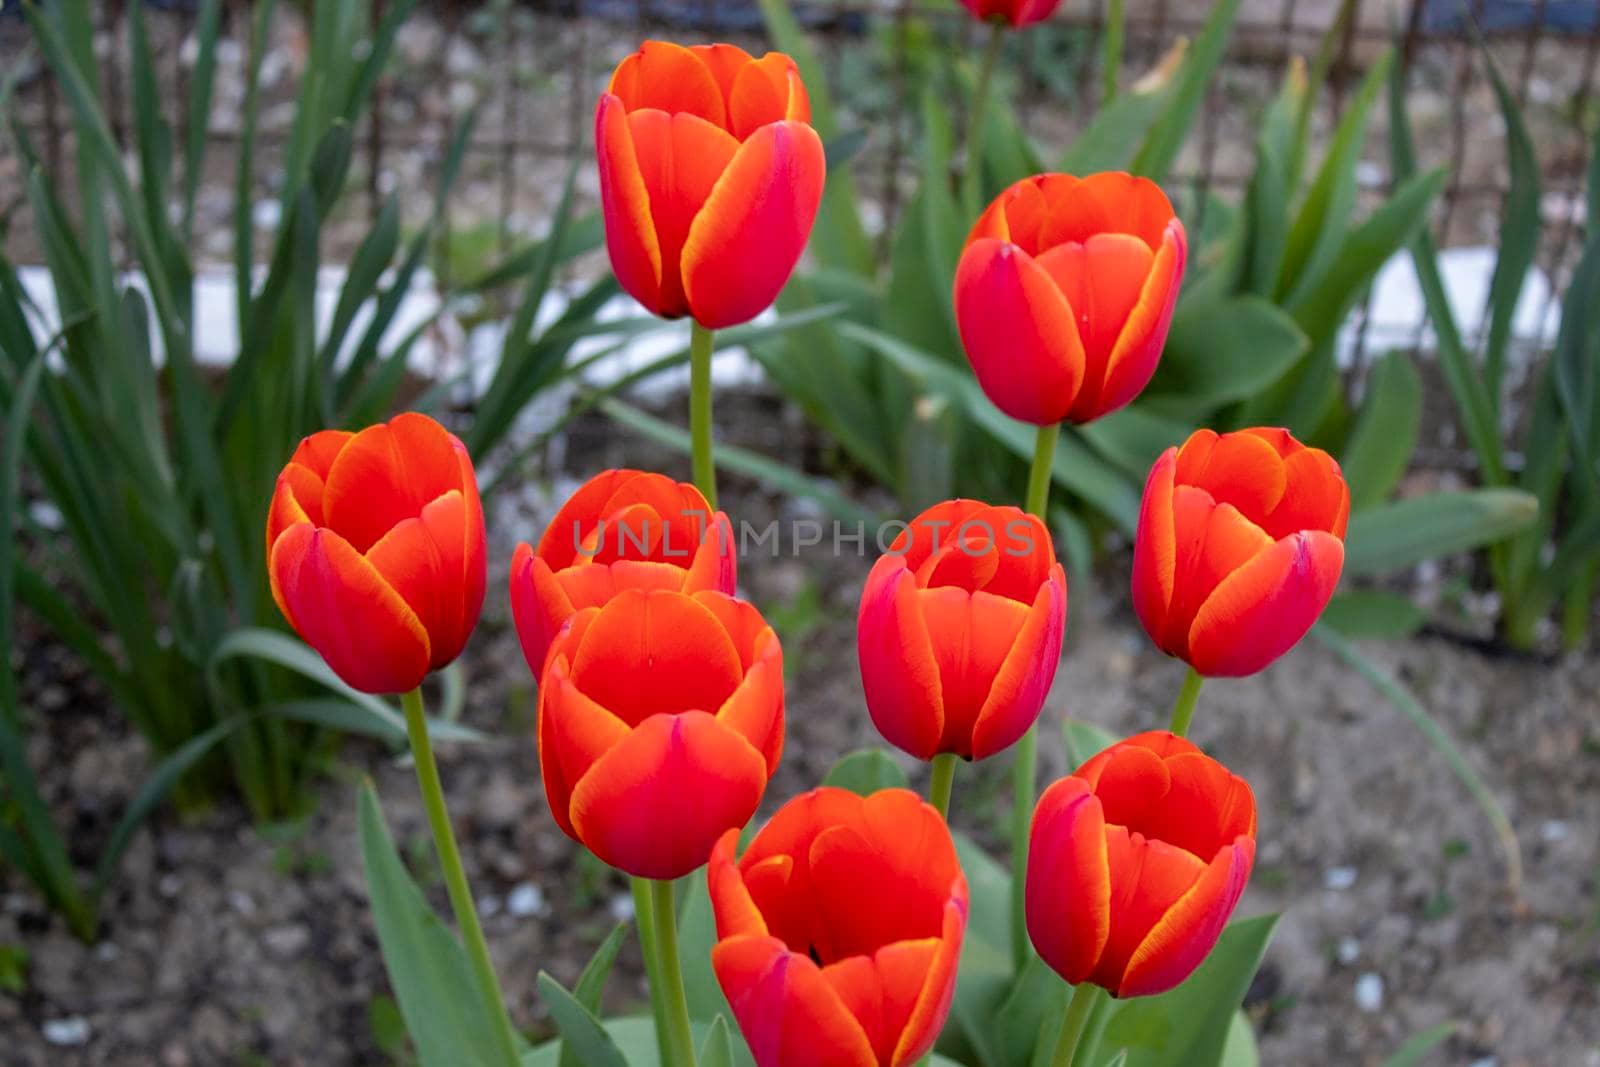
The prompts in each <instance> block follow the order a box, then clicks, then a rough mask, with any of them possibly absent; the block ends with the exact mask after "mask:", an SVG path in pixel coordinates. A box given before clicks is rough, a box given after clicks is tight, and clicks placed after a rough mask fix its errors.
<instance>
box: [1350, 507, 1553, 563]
mask: <svg viewBox="0 0 1600 1067" xmlns="http://www.w3.org/2000/svg"><path fill="white" fill-rule="evenodd" d="M1538 514H1539V502H1538V500H1536V499H1535V498H1534V497H1533V496H1531V495H1529V494H1528V493H1524V492H1522V491H1521V490H1520V489H1469V490H1463V491H1458V492H1439V493H1429V494H1428V495H1427V496H1419V497H1411V498H1410V499H1407V500H1400V501H1396V502H1394V503H1392V504H1383V505H1380V506H1378V507H1372V508H1368V509H1367V510H1365V511H1361V512H1357V513H1356V514H1354V515H1352V516H1351V517H1350V529H1349V532H1348V534H1347V536H1346V538H1345V559H1344V569H1345V573H1346V574H1349V575H1360V574H1384V573H1388V572H1392V571H1396V570H1400V569H1402V568H1404V567H1410V566H1414V565H1416V564H1418V563H1421V562H1422V561H1423V560H1426V559H1438V558H1440V557H1442V556H1448V555H1450V554H1452V553H1455V552H1466V551H1469V550H1470V549H1474V548H1480V547H1482V546H1483V545H1492V544H1495V543H1496V542H1498V541H1503V540H1505V539H1506V538H1507V537H1510V536H1512V535H1513V534H1515V533H1517V532H1519V531H1521V530H1524V529H1526V528H1527V527H1528V526H1529V525H1530V524H1531V523H1532V522H1533V521H1534V520H1535V519H1536V518H1537V517H1538Z"/></svg>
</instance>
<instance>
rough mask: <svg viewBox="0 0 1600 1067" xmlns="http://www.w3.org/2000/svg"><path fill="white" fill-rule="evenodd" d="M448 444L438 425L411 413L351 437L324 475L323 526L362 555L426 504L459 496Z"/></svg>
mask: <svg viewBox="0 0 1600 1067" xmlns="http://www.w3.org/2000/svg"><path fill="white" fill-rule="evenodd" d="M453 440H454V439H453V438H452V437H451V436H450V433H449V431H447V430H446V429H445V428H444V427H443V426H440V425H439V424H438V423H437V422H434V421H433V420H432V419H430V418H428V417H427V416H426V415H417V414H414V413H410V412H407V413H405V414H401V415H396V416H395V417H394V418H393V419H391V420H390V421H389V422H387V423H379V424H377V425H376V426H369V427H367V428H366V429H364V430H362V431H361V432H360V433H358V434H356V435H355V437H354V438H352V439H351V440H350V441H349V442H348V443H347V444H346V445H345V447H344V448H343V450H341V451H340V453H339V455H338V457H337V458H336V459H335V460H334V461H333V466H332V467H331V468H330V469H329V471H328V477H327V487H326V489H325V490H324V493H323V515H324V518H325V520H326V525H327V526H328V527H329V528H330V529H333V530H336V531H337V532H338V533H339V535H340V536H341V537H342V538H344V539H345V540H346V541H348V542H349V543H350V547H352V548H353V549H355V550H356V551H357V552H361V553H365V552H366V551H367V549H369V548H371V547H372V546H373V545H375V544H377V543H378V539H379V538H381V537H383V535H384V534H386V533H388V532H389V530H390V528H391V527H393V526H395V525H396V524H397V523H399V522H402V521H403V520H405V519H411V518H415V517H416V516H418V515H419V514H421V512H422V509H423V507H424V506H425V505H427V504H428V503H429V502H430V501H432V500H436V499H438V498H439V497H441V496H443V495H444V494H445V493H448V492H449V491H450V490H452V489H455V490H457V491H460V490H462V489H463V485H462V474H461V465H460V463H459V462H458V461H457V459H456V452H455V448H454V446H453V445H452V441H453Z"/></svg>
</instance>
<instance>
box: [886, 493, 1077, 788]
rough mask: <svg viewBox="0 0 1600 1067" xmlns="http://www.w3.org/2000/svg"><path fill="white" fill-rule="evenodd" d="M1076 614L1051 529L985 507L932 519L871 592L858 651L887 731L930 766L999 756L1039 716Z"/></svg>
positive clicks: (900, 549) (890, 559)
mask: <svg viewBox="0 0 1600 1067" xmlns="http://www.w3.org/2000/svg"><path fill="white" fill-rule="evenodd" d="M1066 617H1067V578H1066V574H1065V573H1064V572H1063V571H1062V569H1061V564H1059V563H1057V562H1056V553H1055V546H1054V545H1053V544H1052V543H1051V541H1050V533H1049V531H1048V530H1046V529H1045V526H1044V523H1042V522H1040V521H1039V520H1038V519H1037V518H1035V517H1034V516H1032V515H1029V514H1027V513H1026V512H1024V511H1021V510H1020V509H1018V508H1013V507H991V506H990V505H988V504H983V503H980V502H978V501H976V500H951V501H947V502H945V503H943V504H936V505H935V506H933V507H931V508H929V509H928V510H927V511H924V512H923V513H922V514H921V515H918V516H917V517H916V518H915V519H913V520H912V521H911V524H910V525H909V526H908V527H907V528H906V529H905V531H904V532H902V533H901V534H900V536H899V538H897V539H896V540H895V542H894V544H893V545H891V546H890V548H889V551H888V552H887V553H886V554H885V555H884V556H882V557H881V558H880V559H879V560H878V562H877V563H875V564H874V565H873V567H872V572H871V573H870V574H869V575H867V584H866V588H865V589H863V590H862V592H861V610H860V614H859V615H858V617H857V620H856V652H857V655H858V657H859V659H860V661H861V682H862V686H863V688H864V689H865V690H866V697H867V709H868V711H870V712H871V713H872V721H873V723H874V724H875V725H876V726H877V727H878V732H879V733H881V734H883V736H884V738H885V739H886V740H888V741H889V743H890V744H892V745H894V746H895V747H897V748H901V749H904V750H905V751H906V752H909V753H911V755H913V756H916V757H917V758H918V759H932V758H933V757H934V756H935V755H937V754H939V753H941V752H953V753H955V754H956V755H958V756H961V757H963V758H965V759H983V758H985V757H986V756H992V755H994V754H995V753H996V752H999V751H1000V750H1001V749H1003V748H1005V747H1007V746H1008V745H1010V744H1011V743H1012V742H1014V741H1016V740H1017V738H1019V737H1021V736H1022V735H1023V734H1024V733H1026V732H1027V730H1028V727H1030V726H1032V725H1033V721H1034V720H1035V719H1036V718H1038V717H1039V709H1040V708H1041V707H1043V706H1044V698H1045V695H1046V694H1047V693H1048V692H1049V691H1050V683H1051V681H1052V680H1053V679H1054V678H1055V674H1056V664H1057V662H1058V661H1059V660H1060V658H1061V638H1062V634H1063V633H1064V631H1065V628H1066Z"/></svg>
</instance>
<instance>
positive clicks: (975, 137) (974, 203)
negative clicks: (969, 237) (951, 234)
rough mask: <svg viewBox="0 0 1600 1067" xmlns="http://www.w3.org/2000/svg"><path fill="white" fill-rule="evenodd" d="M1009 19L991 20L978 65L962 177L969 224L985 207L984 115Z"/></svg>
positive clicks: (965, 143) (969, 115) (962, 189)
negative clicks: (981, 63)
mask: <svg viewBox="0 0 1600 1067" xmlns="http://www.w3.org/2000/svg"><path fill="white" fill-rule="evenodd" d="M1005 33H1006V22H1005V20H1004V19H1003V18H1002V19H995V20H993V21H992V22H990V23H989V44H988V47H986V48H985V49H984V52H983V66H981V67H979V68H978V87H977V89H976V90H975V91H974V92H973V94H972V110H971V112H969V113H968V115H967V139H966V141H964V142H963V147H964V148H965V150H966V154H967V162H966V173H964V174H963V175H962V176H961V192H962V196H963V201H962V203H963V206H965V208H966V211H967V224H968V225H971V224H972V223H973V222H975V221H977V218H978V212H979V211H980V210H981V209H982V207H983V146H982V143H981V142H980V138H981V137H982V136H983V115H984V112H985V111H987V110H988V107H989V86H990V85H991V84H992V83H993V82H994V67H995V61H996V60H998V59H999V58H1000V46H1001V45H1002V44H1004V43H1005Z"/></svg>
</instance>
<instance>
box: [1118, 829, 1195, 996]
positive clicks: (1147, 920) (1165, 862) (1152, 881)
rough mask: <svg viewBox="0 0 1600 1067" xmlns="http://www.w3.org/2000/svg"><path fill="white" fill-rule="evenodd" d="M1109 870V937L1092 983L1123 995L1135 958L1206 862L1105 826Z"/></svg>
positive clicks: (1184, 852) (1175, 849)
mask: <svg viewBox="0 0 1600 1067" xmlns="http://www.w3.org/2000/svg"><path fill="white" fill-rule="evenodd" d="M1105 838H1106V861H1107V864H1108V865H1109V867H1110V871H1111V887H1112V888H1111V936H1110V937H1109V938H1108V939H1107V940H1106V946H1105V952H1104V953H1103V954H1102V955H1101V957H1100V962H1099V964H1097V965H1096V967H1095V970H1094V974H1093V975H1092V976H1091V980H1092V981H1094V982H1095V984H1097V985H1102V986H1105V987H1106V988H1107V989H1109V990H1111V991H1112V992H1113V993H1118V994H1120V993H1121V992H1122V982H1123V978H1124V976H1125V975H1126V973H1127V969H1128V963H1129V961H1130V960H1131V959H1132V958H1133V954H1134V953H1135V952H1136V951H1137V950H1138V948H1139V946H1140V945H1141V944H1142V943H1143V942H1144V940H1145V937H1146V936H1147V935H1148V934H1149V933H1150V931H1151V930H1152V929H1154V928H1155V926H1156V924H1158V923H1159V922H1160V921H1161V919H1162V917H1163V916H1165V915H1166V914H1167V912H1168V911H1169V910H1170V909H1171V908H1172V907H1173V905H1174V904H1176V903H1177V902H1178V901H1179V900H1180V899H1182V897H1183V896H1184V894H1186V893H1188V892H1189V890H1190V889H1192V888H1193V887H1194V885H1195V884H1196V883H1197V882H1198V881H1199V880H1200V878H1201V876H1202V875H1203V874H1204V873H1205V871H1206V863H1205V861H1203V860H1200V859H1197V858H1196V857H1195V856H1194V854H1193V853H1190V852H1186V851H1184V850H1183V849H1181V848H1178V847H1176V846H1174V845H1169V844H1167V843H1166V842H1165V841H1158V840H1155V839H1153V838H1145V837H1142V836H1140V835H1138V834H1136V833H1132V832H1130V831H1129V830H1128V829H1127V828H1125V827H1122V826H1115V825H1110V824H1108V825H1107V826H1106V833H1105Z"/></svg>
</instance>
